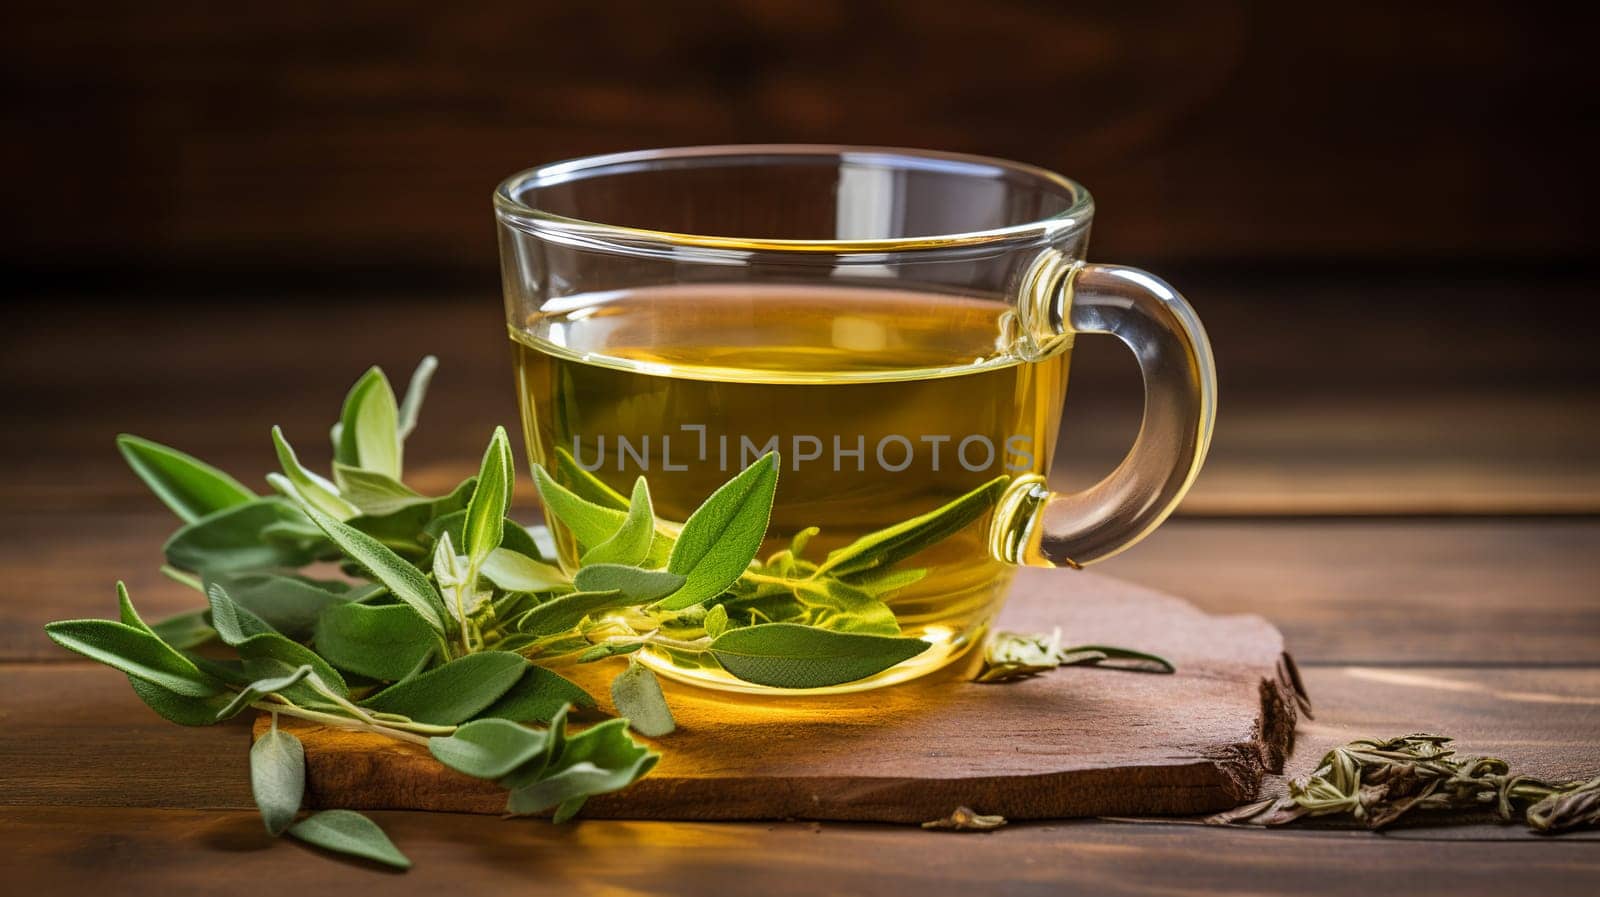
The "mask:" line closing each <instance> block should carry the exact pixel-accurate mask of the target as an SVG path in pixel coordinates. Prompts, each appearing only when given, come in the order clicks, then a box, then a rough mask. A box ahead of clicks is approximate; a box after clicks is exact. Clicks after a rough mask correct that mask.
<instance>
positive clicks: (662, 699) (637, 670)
mask: <svg viewBox="0 0 1600 897" xmlns="http://www.w3.org/2000/svg"><path fill="white" fill-rule="evenodd" d="M611 703H613V704H615V705H616V707H617V715H618V716H622V717H626V718H627V720H628V725H629V726H630V727H631V728H632V729H633V731H635V732H638V733H639V734H640V735H647V736H649V737H651V738H655V737H659V736H662V735H666V734H668V733H670V732H671V731H672V730H673V729H676V728H677V727H678V724H677V722H676V721H675V720H673V718H672V710H671V709H670V708H669V707H667V699H666V696H665V695H663V694H662V693H661V683H660V682H658V681H656V674H655V673H653V672H651V671H650V668H649V667H647V666H645V665H644V664H641V663H639V662H638V661H637V660H634V659H632V658H630V659H629V660H628V668H627V669H625V670H623V671H622V672H621V673H618V674H617V678H615V679H613V680H611Z"/></svg>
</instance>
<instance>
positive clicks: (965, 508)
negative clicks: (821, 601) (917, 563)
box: [817, 475, 1011, 577]
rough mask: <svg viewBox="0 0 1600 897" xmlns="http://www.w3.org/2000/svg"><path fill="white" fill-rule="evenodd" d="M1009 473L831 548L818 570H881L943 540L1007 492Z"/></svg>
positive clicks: (840, 574)
mask: <svg viewBox="0 0 1600 897" xmlns="http://www.w3.org/2000/svg"><path fill="white" fill-rule="evenodd" d="M1010 481H1011V478H1010V477H1008V476H1004V475H1002V476H998V477H995V478H994V479H992V480H990V481H989V482H987V483H984V484H983V485H982V486H979V487H978V488H976V489H974V490H972V491H971V492H968V493H967V494H966V495H963V496H961V497H960V498H957V499H956V500H954V501H952V502H950V503H949V504H946V505H943V506H941V507H938V508H935V509H934V510H932V511H929V512H928V513H926V514H923V515H921V516H918V517H913V518H911V519H910V520H907V521H905V522H904V523H899V524H896V525H894V526H891V527H887V528H885V529H881V530H878V531H877V532H873V533H868V534H867V535H865V536H862V537H861V538H859V539H857V540H856V541H854V542H851V543H850V544H849V545H846V546H844V547H842V548H837V549H834V550H833V551H830V552H828V557H827V559H826V560H824V561H823V562H822V566H821V567H819V568H818V570H817V574H818V575H821V574H824V573H831V574H832V575H834V576H836V577H845V576H850V575H852V574H858V573H864V572H866V571H868V570H880V569H882V568H884V567H887V566H889V565H890V564H893V563H895V562H897V561H900V560H903V559H905V558H908V557H911V556H912V555H914V554H916V553H917V552H919V551H921V550H922V549H924V548H927V547H928V546H930V545H933V544H934V543H936V542H940V541H942V540H944V539H946V538H948V537H950V536H952V535H954V534H956V533H957V532H960V531H961V529H962V528H964V527H965V526H966V525H967V524H969V523H971V522H973V521H974V520H977V519H978V518H979V517H981V516H983V514H985V513H986V512H988V511H989V509H990V508H992V507H994V504H995V502H997V501H999V500H1000V496H1001V495H1002V494H1004V493H1005V490H1006V484H1007V483H1009V482H1010Z"/></svg>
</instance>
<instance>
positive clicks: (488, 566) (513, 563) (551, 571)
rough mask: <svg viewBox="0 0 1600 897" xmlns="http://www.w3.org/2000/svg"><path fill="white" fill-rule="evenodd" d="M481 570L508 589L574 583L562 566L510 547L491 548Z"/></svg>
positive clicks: (538, 588)
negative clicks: (537, 558)
mask: <svg viewBox="0 0 1600 897" xmlns="http://www.w3.org/2000/svg"><path fill="white" fill-rule="evenodd" d="M478 573H479V574H480V575H482V576H483V577H484V578H485V579H487V580H489V581H490V582H492V583H494V584H495V585H497V586H499V587H500V588H502V589H504V590H506V591H508V592H548V591H551V590H553V589H564V588H567V587H569V586H571V585H572V581H571V580H569V579H567V575H566V574H565V573H563V572H561V568H560V567H557V566H554V565H553V564H546V563H544V562H543V561H536V560H534V559H533V558H530V557H528V556H527V555H525V554H523V553H521V552H519V551H512V550H511V549H509V548H496V549H495V550H493V551H491V552H489V556H488V557H487V558H485V559H484V561H483V566H481V567H479V568H478Z"/></svg>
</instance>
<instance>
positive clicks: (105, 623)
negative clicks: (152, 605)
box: [44, 620, 222, 698]
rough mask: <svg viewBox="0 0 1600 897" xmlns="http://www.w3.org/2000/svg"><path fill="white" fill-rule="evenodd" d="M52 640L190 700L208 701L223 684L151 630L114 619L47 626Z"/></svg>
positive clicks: (47, 631)
mask: <svg viewBox="0 0 1600 897" xmlns="http://www.w3.org/2000/svg"><path fill="white" fill-rule="evenodd" d="M44 631H45V634H46V635H48V636H49V637H50V640H51V641H53V642H55V643H56V644H58V645H60V646H61V647H63V648H66V649H67V650H68V651H72V652H74V653H77V654H82V655H83V656H84V657H87V658H89V659H90V660H93V661H97V662H99V663H103V664H105V665H106V666H108V667H111V668H112V669H116V670H120V671H122V672H124V673H127V674H128V675H129V676H134V677H137V678H139V679H143V680H145V681H146V682H150V683H153V684H155V685H159V686H161V687H162V688H165V689H167V690H168V691H171V692H174V693H176V694H179V695H184V696H186V697H191V698H207V697H210V696H212V695H214V694H217V693H218V692H220V691H221V690H222V687H221V684H220V683H218V682H217V681H216V680H215V679H214V678H212V677H211V676H210V675H208V674H206V673H204V672H202V671H201V670H200V668H199V667H197V666H195V665H194V662H193V661H191V660H189V658H187V657H185V656H183V655H182V654H180V653H178V651H177V650H175V649H173V648H172V647H171V646H169V645H167V644H165V643H164V642H162V641H161V639H159V638H156V636H155V635H153V634H152V633H151V632H150V631H149V630H148V629H145V628H140V627H135V626H129V625H127V624H125V623H115V622H112V621H111V620H60V621H58V622H55V623H48V624H46V625H45V627H44Z"/></svg>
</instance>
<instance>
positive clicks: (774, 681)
mask: <svg viewBox="0 0 1600 897" xmlns="http://www.w3.org/2000/svg"><path fill="white" fill-rule="evenodd" d="M927 649H928V643H927V642H925V641H922V640H921V639H915V638H891V637H887V636H881V635H862V634H858V633H851V632H829V631H828V630H825V629H816V628H813V627H810V626H800V625H797V624H794V623H763V624H761V625H757V626H748V627H744V628H741V629H731V630H729V631H727V632H725V633H723V634H722V635H721V636H718V637H717V638H716V639H715V640H713V641H712V642H711V648H710V650H711V654H712V656H714V657H715V658H716V659H717V662H718V663H720V664H722V668H723V669H725V670H727V671H728V672H729V673H732V674H733V675H734V676H737V677H738V678H740V679H743V680H744V681H746V682H753V683H755V684H757V685H770V686H772V687H774V688H825V687H827V686H830V685H842V684H844V683H846V682H854V681H856V680H858V679H865V678H866V677H868V676H871V675H873V674H874V673H881V672H883V671H884V670H886V669H888V668H890V667H892V666H894V665H895V664H897V663H900V662H902V661H905V660H909V659H911V658H913V657H916V656H917V655H918V654H921V653H922V652H923V651H926V650H927Z"/></svg>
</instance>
